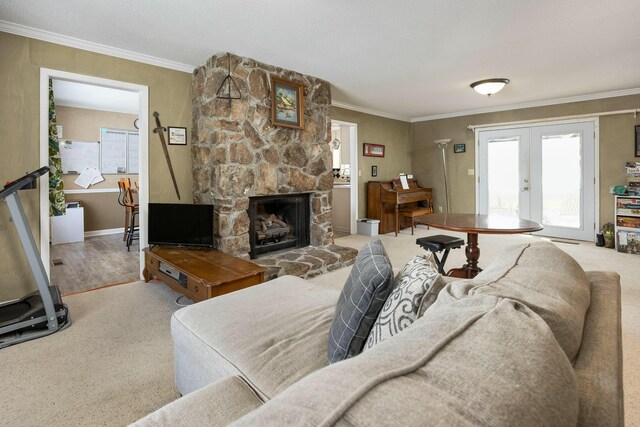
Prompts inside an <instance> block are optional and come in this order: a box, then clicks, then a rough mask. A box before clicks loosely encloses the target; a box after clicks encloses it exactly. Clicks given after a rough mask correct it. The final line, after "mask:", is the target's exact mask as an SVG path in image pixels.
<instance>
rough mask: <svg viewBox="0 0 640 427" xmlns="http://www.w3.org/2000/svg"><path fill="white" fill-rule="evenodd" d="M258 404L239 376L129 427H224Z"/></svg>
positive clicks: (259, 400)
mask: <svg viewBox="0 0 640 427" xmlns="http://www.w3.org/2000/svg"><path fill="white" fill-rule="evenodd" d="M262 403H263V402H262V400H261V399H260V398H259V397H258V396H257V395H256V393H255V392H254V391H253V389H252V388H251V387H249V385H248V384H247V383H246V382H245V381H244V380H242V379H241V378H240V377H227V378H225V379H222V380H220V381H218V382H216V383H213V384H209V385H208V386H206V387H203V388H201V389H200V390H198V391H196V392H193V393H191V394H188V395H186V396H183V397H181V398H180V399H178V400H174V401H173V402H171V403H169V404H167V405H165V406H163V407H162V408H160V409H158V410H157V411H155V412H152V413H151V414H149V415H147V416H146V417H144V418H142V419H140V420H138V421H136V422H135V423H134V424H132V427H155V426H172V427H178V426H185V427H186V426H198V425H205V424H206V425H207V426H226V425H229V423H231V422H233V421H235V420H237V419H238V418H240V417H241V416H243V415H245V414H248V413H249V412H251V411H253V410H254V409H256V408H259V407H260V406H261V405H262Z"/></svg>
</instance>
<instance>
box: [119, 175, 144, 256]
mask: <svg viewBox="0 0 640 427" xmlns="http://www.w3.org/2000/svg"><path fill="white" fill-rule="evenodd" d="M118 190H119V191H120V193H119V195H118V204H120V206H123V207H124V210H125V223H124V236H123V240H124V241H125V242H126V244H127V251H130V250H131V243H132V242H133V240H134V239H137V238H138V227H137V226H136V217H137V216H138V212H139V206H138V203H136V202H135V200H134V197H133V192H134V190H133V189H132V188H131V181H130V180H129V178H121V179H120V180H119V181H118Z"/></svg>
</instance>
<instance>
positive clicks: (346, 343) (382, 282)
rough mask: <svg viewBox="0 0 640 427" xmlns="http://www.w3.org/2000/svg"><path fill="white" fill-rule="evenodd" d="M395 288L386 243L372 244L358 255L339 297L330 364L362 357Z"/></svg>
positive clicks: (333, 327)
mask: <svg viewBox="0 0 640 427" xmlns="http://www.w3.org/2000/svg"><path fill="white" fill-rule="evenodd" d="M392 289H393V268H392V267H391V261H389V257H388V256H387V253H386V252H385V250H384V247H383V246H382V242H380V240H374V241H372V242H369V243H368V244H367V245H366V246H365V247H364V248H362V250H360V253H358V257H357V258H356V262H355V264H354V265H353V268H352V269H351V273H350V274H349V278H348V279H347V282H346V283H345V285H344V288H343V289H342V292H341V293H340V297H339V298H338V304H337V305H336V313H335V316H334V317H333V322H332V323H331V329H330V330H329V348H328V352H327V356H328V358H329V363H334V362H339V361H341V360H344V359H347V358H349V357H353V356H355V355H357V354H360V352H361V351H362V347H363V346H364V343H365V341H366V339H367V337H368V336H369V331H370V330H371V326H372V325H373V323H374V322H375V321H376V319H377V318H378V313H379V312H380V309H382V306H383V305H384V303H385V301H386V300H387V297H388V296H389V293H390V292H391V290H392Z"/></svg>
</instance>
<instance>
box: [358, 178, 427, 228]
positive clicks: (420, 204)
mask: <svg viewBox="0 0 640 427" xmlns="http://www.w3.org/2000/svg"><path fill="white" fill-rule="evenodd" d="M407 182H408V184H409V189H408V190H405V189H403V188H402V184H401V183H400V180H399V179H394V180H393V181H369V182H367V218H371V219H378V220H380V227H379V229H378V232H379V233H380V234H385V233H390V232H392V231H397V228H396V227H398V228H400V227H402V226H408V225H406V224H402V223H400V219H399V216H398V210H407V209H408V210H411V209H414V210H418V209H419V208H425V212H427V211H430V212H433V204H432V194H433V193H432V190H431V188H424V187H420V186H419V185H418V181H416V180H414V179H408V180H407Z"/></svg>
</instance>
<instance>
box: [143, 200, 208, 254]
mask: <svg viewBox="0 0 640 427" xmlns="http://www.w3.org/2000/svg"><path fill="white" fill-rule="evenodd" d="M148 240H149V244H153V245H175V246H204V247H213V206H212V205H191V204H184V203H149V239H148Z"/></svg>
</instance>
